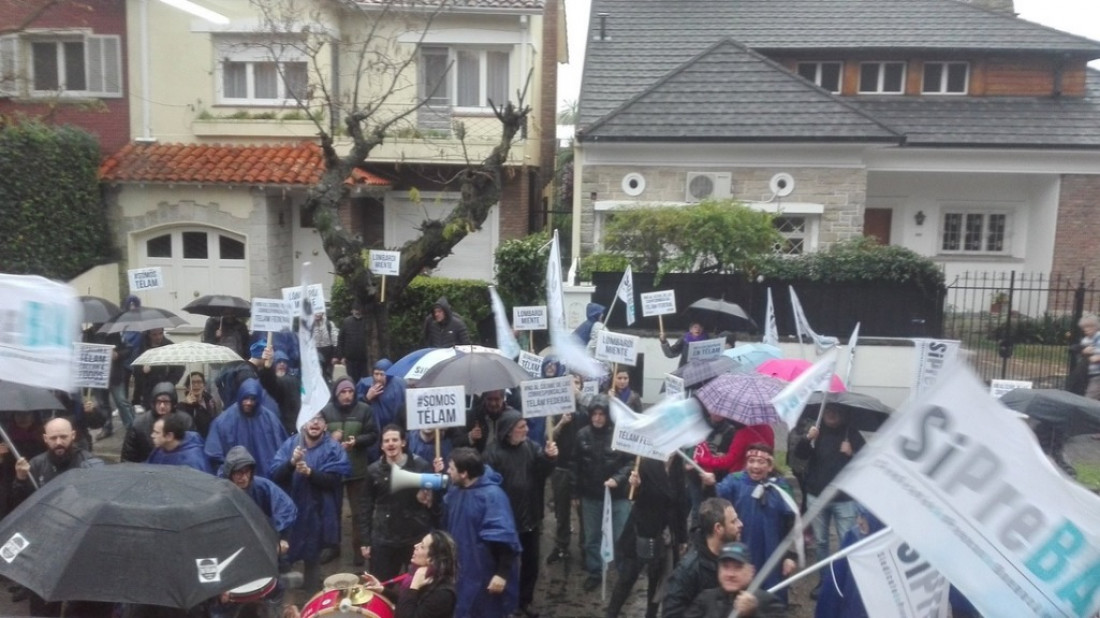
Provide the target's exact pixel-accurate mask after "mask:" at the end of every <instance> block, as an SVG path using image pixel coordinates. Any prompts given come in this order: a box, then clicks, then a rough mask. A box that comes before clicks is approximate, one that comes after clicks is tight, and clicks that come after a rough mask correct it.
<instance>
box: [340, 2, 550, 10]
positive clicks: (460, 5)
mask: <svg viewBox="0 0 1100 618" xmlns="http://www.w3.org/2000/svg"><path fill="white" fill-rule="evenodd" d="M355 3H356V4H358V5H361V6H364V7H375V6H377V7H379V8H381V7H399V8H403V7H429V8H430V7H438V6H440V5H441V4H442V5H444V6H445V7H446V8H448V9H454V10H459V11H461V10H462V9H477V10H489V9H513V10H517V9H518V10H523V11H536V10H537V11H541V10H542V8H543V0H397V1H396V2H395V1H394V0H355Z"/></svg>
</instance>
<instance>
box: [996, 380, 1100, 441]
mask: <svg viewBox="0 0 1100 618" xmlns="http://www.w3.org/2000/svg"><path fill="white" fill-rule="evenodd" d="M1001 404H1003V405H1004V406H1005V407H1007V408H1009V409H1011V410H1015V411H1017V412H1020V413H1021V414H1026V415H1028V417H1030V418H1033V419H1035V420H1037V421H1045V422H1047V423H1050V424H1052V425H1057V426H1059V427H1060V428H1064V429H1065V432H1066V435H1068V436H1076V435H1080V434H1083V433H1100V401H1096V400H1095V399H1089V398H1088V397H1082V396H1080V395H1075V394H1073V393H1071V392H1069V391H1062V390H1058V389H1054V388H1034V389H1032V388H1017V389H1014V390H1011V391H1008V392H1007V393H1005V394H1004V395H1001Z"/></svg>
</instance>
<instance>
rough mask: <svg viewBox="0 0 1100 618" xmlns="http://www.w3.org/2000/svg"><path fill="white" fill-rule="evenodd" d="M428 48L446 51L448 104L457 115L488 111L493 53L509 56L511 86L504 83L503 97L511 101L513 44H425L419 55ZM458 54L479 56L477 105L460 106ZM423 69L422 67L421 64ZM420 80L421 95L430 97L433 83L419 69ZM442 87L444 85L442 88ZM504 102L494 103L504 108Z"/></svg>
mask: <svg viewBox="0 0 1100 618" xmlns="http://www.w3.org/2000/svg"><path fill="white" fill-rule="evenodd" d="M425 49H431V50H433V51H435V50H438V51H442V50H443V49H446V50H447V65H448V67H449V68H448V70H447V77H446V80H447V83H446V91H447V93H446V94H447V99H448V105H450V107H451V108H452V109H454V110H455V112H457V113H463V112H467V113H469V112H484V111H486V110H488V109H489V54H490V53H494V52H495V53H502V54H507V56H508V71H507V77H508V83H507V84H505V88H504V95H505V101H507V100H511V98H512V95H511V87H512V82H513V75H512V73H513V67H514V63H515V54H514V53H513V51H514V47H513V46H510V45H486V46H475V45H444V44H438V45H423V46H422V47H421V48H420V50H419V51H418V53H419V54H423V51H424V50H425ZM459 52H475V53H477V54H478V104H477V105H474V106H470V105H463V106H460V105H459V104H458V72H459V68H458V53H459ZM420 66H423V65H422V64H421V65H420ZM417 81H418V83H419V84H420V92H422V93H423V96H427V93H428V92H429V91H430V90H431V88H432V86H434V84H428V83H427V82H426V76H425V75H424V72H423V71H422V70H420V68H418V69H417ZM441 88H442V86H441ZM505 101H493V103H494V104H496V105H497V106H498V107H499V106H501V105H503V104H504V103H505Z"/></svg>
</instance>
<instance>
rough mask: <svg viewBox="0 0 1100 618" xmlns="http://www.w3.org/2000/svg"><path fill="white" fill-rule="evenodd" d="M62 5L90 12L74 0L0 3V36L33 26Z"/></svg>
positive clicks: (15, 0)
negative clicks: (2, 18)
mask: <svg viewBox="0 0 1100 618" xmlns="http://www.w3.org/2000/svg"><path fill="white" fill-rule="evenodd" d="M64 5H69V6H73V7H76V8H79V9H82V10H86V11H92V10H93V9H92V7H91V6H90V5H89V4H88V3H87V2H77V1H75V0H3V1H0V13H2V14H4V15H5V19H4V22H5V23H3V24H0V36H2V35H5V34H16V33H19V32H22V31H24V30H26V29H27V28H30V27H32V26H34V25H35V22H37V21H38V20H39V19H41V18H42V17H43V16H45V15H46V13H48V12H49V11H50V10H52V9H55V8H59V7H62V6H64Z"/></svg>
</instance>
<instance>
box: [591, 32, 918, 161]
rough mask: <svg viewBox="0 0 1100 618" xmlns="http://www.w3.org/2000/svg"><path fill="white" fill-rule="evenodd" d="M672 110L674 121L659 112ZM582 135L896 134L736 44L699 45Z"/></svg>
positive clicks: (892, 137) (833, 137)
mask: <svg viewBox="0 0 1100 618" xmlns="http://www.w3.org/2000/svg"><path fill="white" fill-rule="evenodd" d="M669 116H676V117H677V118H678V119H679V122H676V123H672V124H670V123H668V122H665V119H666V118H668V117H669ZM585 134H586V136H585V139H587V140H604V139H607V140H615V139H618V138H625V139H637V138H639V137H644V138H646V139H651V140H670V141H676V140H680V141H710V140H723V141H765V140H766V141H785V140H788V141H789V140H797V141H805V140H828V141H849V140H861V141H882V140H885V141H897V140H899V139H900V137H901V136H900V135H898V134H897V133H895V132H893V131H891V130H890V129H888V128H886V127H885V126H883V125H882V124H881V123H880V122H878V121H876V120H875V119H874V118H872V117H871V116H870V115H868V114H866V113H864V112H862V111H861V110H859V109H858V108H857V107H855V106H853V105H851V104H850V103H848V102H846V101H843V100H841V99H838V98H836V97H833V96H832V95H830V94H829V93H827V92H826V91H824V90H822V89H821V88H818V87H816V86H814V85H813V84H810V83H809V82H807V81H806V80H804V79H802V78H800V77H798V76H796V75H793V74H792V73H790V72H789V71H787V70H786V69H784V68H783V67H781V66H779V65H777V64H776V63H774V62H772V61H771V60H768V59H767V58H765V57H764V56H761V55H760V54H758V53H756V52H753V51H751V50H749V49H747V48H746V47H745V46H743V45H739V44H738V43H736V42H734V41H731V40H728V39H727V40H725V41H721V42H719V43H717V44H716V45H714V46H712V47H711V48H710V49H708V50H705V51H704V52H703V53H701V54H699V55H698V56H696V57H695V58H693V59H691V60H690V61H688V62H687V63H686V64H684V65H682V66H680V67H679V68H677V69H675V70H674V71H672V72H670V73H668V74H667V75H666V76H665V77H664V78H662V79H661V80H659V81H658V82H657V83H656V84H654V85H653V86H652V87H651V88H649V89H648V90H646V91H645V92H643V93H641V94H639V95H638V96H636V97H634V98H633V99H631V100H630V101H628V102H627V103H625V104H624V105H623V106H621V107H620V108H619V109H618V110H616V111H615V112H612V113H611V114H609V115H608V116H605V117H604V120H602V121H598V122H596V123H595V124H593V125H591V126H589V127H588V128H587V129H586V130H585Z"/></svg>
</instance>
